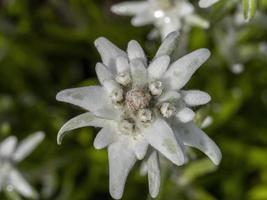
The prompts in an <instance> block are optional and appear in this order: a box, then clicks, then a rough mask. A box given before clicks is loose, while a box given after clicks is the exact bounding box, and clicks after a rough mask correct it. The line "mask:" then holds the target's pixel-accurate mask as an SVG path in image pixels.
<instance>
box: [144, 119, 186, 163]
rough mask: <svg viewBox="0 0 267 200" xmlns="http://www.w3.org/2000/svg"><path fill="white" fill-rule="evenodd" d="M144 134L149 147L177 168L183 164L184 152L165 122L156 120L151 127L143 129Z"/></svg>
mask: <svg viewBox="0 0 267 200" xmlns="http://www.w3.org/2000/svg"><path fill="white" fill-rule="evenodd" d="M144 132H145V136H146V138H147V140H148V142H149V143H150V145H151V146H153V147H154V148H155V149H157V150H158V151H159V152H160V153H162V154H163V155H164V156H165V157H166V158H168V159H169V160H170V161H172V162H173V163H174V164H176V165H178V166H180V165H182V164H184V161H185V158H184V152H183V150H182V148H181V147H180V145H179V144H178V143H177V142H176V138H175V136H174V134H173V131H172V129H171V128H170V127H169V125H168V124H167V122H165V121H164V120H162V119H157V120H156V121H155V122H154V123H153V124H152V125H151V127H149V128H147V129H145V130H144Z"/></svg>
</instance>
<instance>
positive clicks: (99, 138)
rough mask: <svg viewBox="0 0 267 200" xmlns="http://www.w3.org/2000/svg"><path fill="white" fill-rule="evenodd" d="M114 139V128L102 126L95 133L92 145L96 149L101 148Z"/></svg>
mask: <svg viewBox="0 0 267 200" xmlns="http://www.w3.org/2000/svg"><path fill="white" fill-rule="evenodd" d="M115 139H116V133H115V132H114V130H113V129H112V128H111V127H110V126H107V127H104V128H102V129H101V130H100V131H99V132H98V134H97V135H96V137H95V140H94V147H95V148H96V149H103V148H105V147H107V146H108V145H109V144H111V143H112V142H114V141H115Z"/></svg>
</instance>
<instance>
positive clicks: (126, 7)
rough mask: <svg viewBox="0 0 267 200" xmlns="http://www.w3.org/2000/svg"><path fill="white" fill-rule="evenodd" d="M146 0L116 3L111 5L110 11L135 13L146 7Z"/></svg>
mask: <svg viewBox="0 0 267 200" xmlns="http://www.w3.org/2000/svg"><path fill="white" fill-rule="evenodd" d="M148 6H149V4H148V2H145V1H144V2H139V1H133V2H130V1H126V2H122V3H117V4H115V5H113V6H112V7H111V11H112V12H114V13H116V14H118V15H126V16H127V15H129V16H131V15H135V14H137V13H139V12H142V11H144V10H146V9H148Z"/></svg>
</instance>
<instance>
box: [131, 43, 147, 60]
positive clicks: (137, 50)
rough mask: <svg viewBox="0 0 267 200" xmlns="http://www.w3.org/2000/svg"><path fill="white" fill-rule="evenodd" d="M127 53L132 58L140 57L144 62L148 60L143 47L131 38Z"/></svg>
mask: <svg viewBox="0 0 267 200" xmlns="http://www.w3.org/2000/svg"><path fill="white" fill-rule="evenodd" d="M127 53H128V57H129V59H130V60H132V59H136V58H138V59H140V60H142V61H143V62H144V63H146V62H147V60H146V55H145V52H144V50H143V48H142V47H141V46H140V44H139V43H138V42H137V41H135V40H131V41H130V42H129V43H128V48H127Z"/></svg>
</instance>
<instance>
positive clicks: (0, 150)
mask: <svg viewBox="0 0 267 200" xmlns="http://www.w3.org/2000/svg"><path fill="white" fill-rule="evenodd" d="M16 144H17V138H16V137H15V136H10V137H8V138H6V139H5V140H4V141H3V142H2V143H1V144H0V156H3V157H10V156H11V154H12V153H13V152H14V150H15V146H16Z"/></svg>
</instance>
